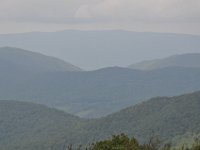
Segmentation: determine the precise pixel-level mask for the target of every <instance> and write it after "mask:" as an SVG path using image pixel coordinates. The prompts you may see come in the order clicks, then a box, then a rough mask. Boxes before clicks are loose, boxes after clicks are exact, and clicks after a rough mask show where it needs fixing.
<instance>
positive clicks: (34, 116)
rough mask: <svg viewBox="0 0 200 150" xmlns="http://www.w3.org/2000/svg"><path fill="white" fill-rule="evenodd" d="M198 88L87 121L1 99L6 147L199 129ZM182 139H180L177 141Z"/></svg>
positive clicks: (31, 148) (164, 136)
mask: <svg viewBox="0 0 200 150" xmlns="http://www.w3.org/2000/svg"><path fill="white" fill-rule="evenodd" d="M199 107H200V92H195V93H192V94H186V95H182V96H177V97H157V98H153V99H151V100H149V101H145V102H143V103H140V104H138V105H135V106H133V107H129V108H126V109H124V110H121V111H120V112H117V113H114V114H111V115H109V116H107V117H104V118H100V119H92V120H84V119H80V118H78V117H74V116H72V115H69V114H67V113H64V112H62V111H58V110H55V109H52V108H48V107H45V106H42V105H38V104H32V103H26V102H17V101H0V139H1V140H0V147H1V149H2V150H13V149H15V150H35V149H37V150H49V149H51V150H61V149H65V147H66V146H67V145H68V144H70V143H73V144H83V145H84V144H87V143H91V142H94V141H96V140H100V139H104V138H107V137H110V136H111V135H112V134H118V133H122V132H123V133H127V134H128V135H130V136H133V135H134V136H135V137H137V138H138V139H140V141H145V140H147V139H148V137H149V136H151V135H152V132H154V134H155V135H158V136H159V137H160V138H161V140H164V141H165V140H167V141H168V140H171V139H173V138H175V137H178V136H179V137H181V136H182V135H185V134H186V133H189V132H190V133H200V127H199V124H200V118H199V115H200V109H199ZM177 142H178V141H177Z"/></svg>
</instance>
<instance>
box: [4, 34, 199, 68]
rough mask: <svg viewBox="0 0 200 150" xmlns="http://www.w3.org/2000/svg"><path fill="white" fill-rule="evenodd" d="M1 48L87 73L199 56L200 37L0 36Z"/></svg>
mask: <svg viewBox="0 0 200 150" xmlns="http://www.w3.org/2000/svg"><path fill="white" fill-rule="evenodd" d="M0 46H12V47H19V48H23V49H28V50H31V51H36V52H40V53H43V54H47V55H50V56H55V57H57V58H60V59H63V60H66V61H70V62H73V63H74V64H76V65H78V66H80V67H81V68H83V69H86V70H94V69H98V68H103V67H107V66H115V65H117V66H124V67H125V66H127V65H129V64H130V63H136V62H138V61H141V60H149V59H154V58H163V57H166V56H170V55H173V54H182V53H188V52H191V53H196V52H199V49H200V36H197V35H185V34H172V33H145V32H132V31H124V30H107V31H80V30H66V31H59V32H46V33H45V32H34V33H23V34H7V35H1V34H0Z"/></svg>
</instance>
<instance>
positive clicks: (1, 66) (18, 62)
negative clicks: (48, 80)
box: [0, 47, 81, 74]
mask: <svg viewBox="0 0 200 150" xmlns="http://www.w3.org/2000/svg"><path fill="white" fill-rule="evenodd" d="M0 70H1V72H6V71H12V70H14V71H17V70H19V71H23V72H30V73H34V74H36V73H45V72H55V71H81V69H80V68H78V67H76V66H74V65H72V64H70V63H67V62H65V61H63V60H60V59H58V58H55V57H50V56H45V55H43V54H40V53H36V52H30V51H27V50H23V49H19V48H13V47H1V48H0Z"/></svg>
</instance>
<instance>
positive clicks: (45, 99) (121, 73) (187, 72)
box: [0, 48, 200, 118]
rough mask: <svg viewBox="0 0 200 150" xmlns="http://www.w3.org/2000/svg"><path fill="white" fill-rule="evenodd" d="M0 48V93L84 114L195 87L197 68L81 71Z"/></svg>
mask: <svg viewBox="0 0 200 150" xmlns="http://www.w3.org/2000/svg"><path fill="white" fill-rule="evenodd" d="M16 51H17V52H16ZM0 53H1V56H0V62H2V63H1V67H0V69H1V74H0V83H1V84H0V99H3V100H19V101H27V102H33V103H39V104H44V105H47V106H49V107H54V108H57V109H61V110H64V111H66V112H68V113H71V114H74V115H77V116H80V117H85V118H97V117H102V116H106V115H108V114H111V113H114V112H117V111H119V110H121V109H123V108H126V107H128V106H130V105H134V104H137V103H140V102H142V101H144V100H147V99H149V98H151V97H155V96H175V95H180V94H184V93H189V92H194V91H198V90H200V82H199V81H200V69H199V68H194V67H191V68H188V67H176V66H170V67H166V68H161V69H156V70H150V71H140V70H133V69H129V68H120V67H110V68H103V69H100V70H94V71H81V69H79V68H78V67H74V66H73V65H70V67H68V66H69V63H66V62H63V61H61V60H57V59H55V58H51V57H50V58H49V57H48V56H44V55H40V54H35V53H32V52H28V51H25V50H20V49H15V48H1V49H0ZM16 53H17V54H16ZM40 57H42V58H41V59H39V58H40ZM52 59H53V61H52ZM46 60H48V61H46ZM55 60H56V61H55ZM44 62H45V63H44ZM60 62H62V63H61V65H60ZM63 64H66V65H63ZM55 66H56V67H55ZM43 68H45V69H43ZM71 68H74V69H71ZM69 70H70V71H69Z"/></svg>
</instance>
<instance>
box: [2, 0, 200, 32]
mask: <svg viewBox="0 0 200 150" xmlns="http://www.w3.org/2000/svg"><path fill="white" fill-rule="evenodd" d="M64 29H82V30H90V29H127V30H133V31H150V32H175V33H190V34H200V0H0V33H11V32H29V31H56V30H64Z"/></svg>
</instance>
